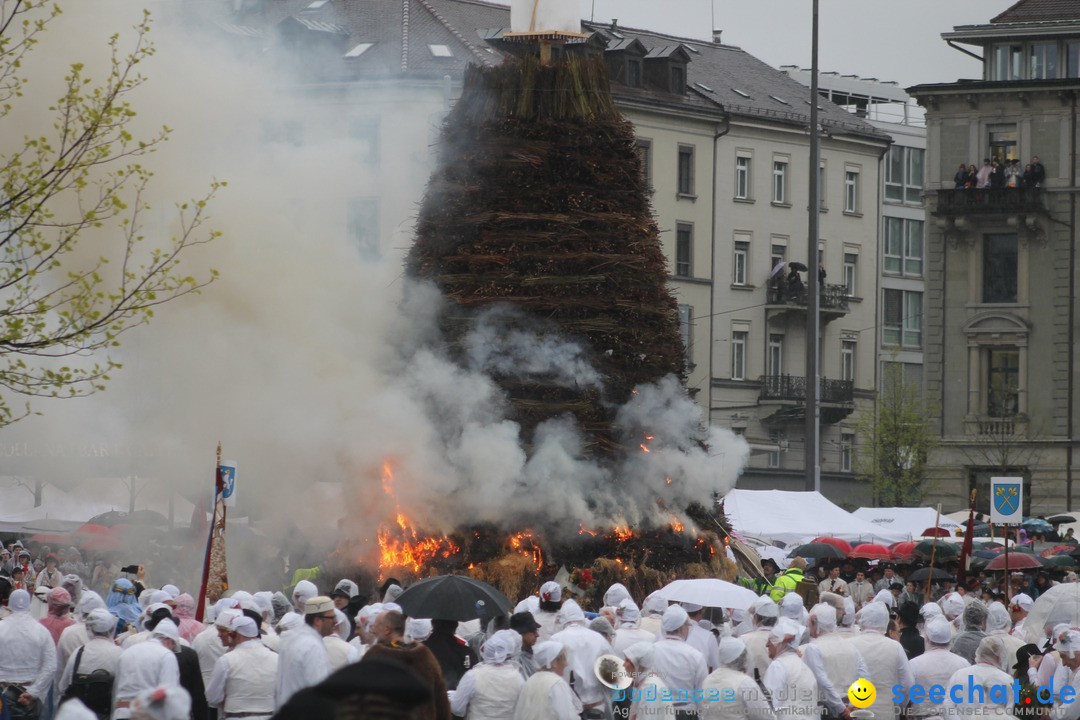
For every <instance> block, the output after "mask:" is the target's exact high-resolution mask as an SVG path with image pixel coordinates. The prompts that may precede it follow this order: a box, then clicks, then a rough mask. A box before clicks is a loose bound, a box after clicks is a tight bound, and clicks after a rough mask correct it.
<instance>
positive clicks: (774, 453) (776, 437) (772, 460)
mask: <svg viewBox="0 0 1080 720" xmlns="http://www.w3.org/2000/svg"><path fill="white" fill-rule="evenodd" d="M769 442H770V443H772V444H774V445H776V446H777V447H776V450H770V451H769V452H768V453H767V455H766V457H767V463H768V465H769V467H771V468H778V467H780V446H781V443H783V442H784V431H783V430H770V431H769Z"/></svg>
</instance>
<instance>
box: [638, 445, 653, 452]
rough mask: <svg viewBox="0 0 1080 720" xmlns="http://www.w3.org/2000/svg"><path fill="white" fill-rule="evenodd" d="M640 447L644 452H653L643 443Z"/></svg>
mask: <svg viewBox="0 0 1080 720" xmlns="http://www.w3.org/2000/svg"><path fill="white" fill-rule="evenodd" d="M639 447H640V448H641V450H642V452H652V450H650V449H649V448H647V447H645V443H642V444H641V445H640V446H639Z"/></svg>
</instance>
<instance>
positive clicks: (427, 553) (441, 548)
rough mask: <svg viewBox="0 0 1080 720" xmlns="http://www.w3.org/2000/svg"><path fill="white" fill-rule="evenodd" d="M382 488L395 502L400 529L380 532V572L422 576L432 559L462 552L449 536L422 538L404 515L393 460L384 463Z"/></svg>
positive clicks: (388, 528) (391, 528)
mask: <svg viewBox="0 0 1080 720" xmlns="http://www.w3.org/2000/svg"><path fill="white" fill-rule="evenodd" d="M382 486H383V492H385V493H386V494H387V495H388V496H390V498H392V499H393V501H394V510H395V518H394V519H395V521H396V524H397V528H396V529H395V528H394V527H393V526H389V527H388V526H386V525H384V526H382V527H380V528H379V530H378V532H377V535H378V538H379V570H380V571H383V572H385V571H386V570H389V569H390V568H395V567H401V568H406V569H410V570H412V571H413V572H416V573H419V572H420V571H421V570H422V569H423V568H424V567H425V566H427V565H428V564H430V563H431V561H432V560H434V559H436V558H449V557H451V556H453V555H456V554H457V553H459V552H461V548H460V547H458V546H457V545H456V544H455V543H454V542H453V541H452V540H451V539H450V538H448V537H446V536H445V535H444V536H442V537H435V536H429V537H421V536H420V534H419V533H418V532H417V531H416V528H414V527H413V524H412V522H410V521H409V518H408V517H407V516H406V515H405V513H403V512H401V506H400V505H399V504H398V500H397V496H396V495H395V494H394V469H393V467H391V465H390V462H389V461H386V462H384V463H383V467H382Z"/></svg>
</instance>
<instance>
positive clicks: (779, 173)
mask: <svg viewBox="0 0 1080 720" xmlns="http://www.w3.org/2000/svg"><path fill="white" fill-rule="evenodd" d="M787 167H788V164H787V162H785V161H782V160H775V161H773V165H772V174H773V191H772V201H773V202H774V203H777V204H779V205H784V204H787Z"/></svg>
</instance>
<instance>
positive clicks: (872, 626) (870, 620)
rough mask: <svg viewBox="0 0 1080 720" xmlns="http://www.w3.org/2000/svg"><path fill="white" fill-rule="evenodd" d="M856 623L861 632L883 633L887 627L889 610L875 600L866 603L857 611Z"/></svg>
mask: <svg viewBox="0 0 1080 720" xmlns="http://www.w3.org/2000/svg"><path fill="white" fill-rule="evenodd" d="M856 622H858V623H859V627H861V628H862V629H863V630H880V631H884V630H885V629H886V628H887V627H889V609H888V608H887V607H885V604H884V603H880V602H878V601H877V600H874V601H872V602H869V603H867V604H866V605H864V606H863V609H862V610H860V611H859V614H858V616H857V617H856Z"/></svg>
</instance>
